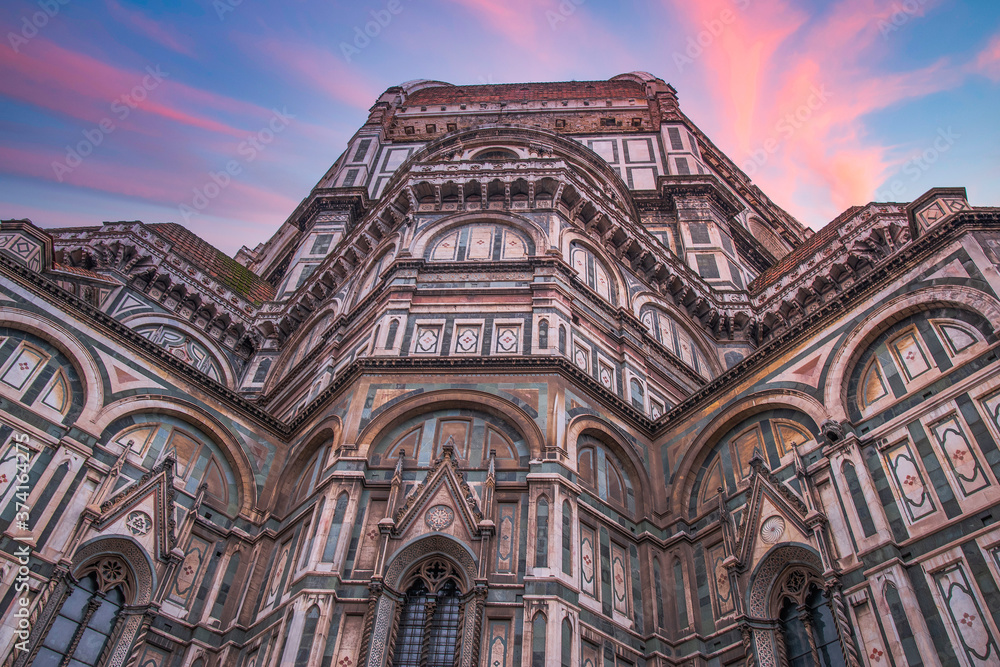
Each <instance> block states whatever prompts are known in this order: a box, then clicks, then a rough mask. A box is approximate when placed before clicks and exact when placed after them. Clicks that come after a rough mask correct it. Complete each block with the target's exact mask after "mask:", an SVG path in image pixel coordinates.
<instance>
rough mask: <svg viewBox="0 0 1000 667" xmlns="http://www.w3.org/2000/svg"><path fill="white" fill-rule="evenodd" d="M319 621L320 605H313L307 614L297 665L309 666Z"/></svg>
mask: <svg viewBox="0 0 1000 667" xmlns="http://www.w3.org/2000/svg"><path fill="white" fill-rule="evenodd" d="M318 623H319V607H317V606H316V605H313V606H312V607H310V608H309V613H307V614H306V624H305V626H303V628H302V641H300V642H299V652H298V653H297V654H296V655H295V667H308V666H309V655H310V654H311V653H312V648H313V641H314V640H315V639H316V625H317V624H318Z"/></svg>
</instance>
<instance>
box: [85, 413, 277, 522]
mask: <svg viewBox="0 0 1000 667" xmlns="http://www.w3.org/2000/svg"><path fill="white" fill-rule="evenodd" d="M139 414H153V415H156V414H162V415H167V416H170V417H174V418H175V419H178V420H180V421H182V422H186V423H187V424H190V425H191V426H193V427H194V428H196V429H198V430H200V431H202V432H204V433H205V434H206V435H208V436H209V437H210V438H211V439H212V441H213V443H214V444H215V446H216V447H218V448H219V450H220V451H221V453H222V454H223V456H224V457H225V459H226V463H227V464H228V466H229V468H230V469H231V470H232V471H233V474H234V476H235V480H234V481H235V485H236V491H237V495H238V498H237V499H236V507H237V512H239V513H244V514H248V515H252V514H253V512H254V511H255V508H256V507H257V481H256V478H255V477H254V465H253V464H252V463H251V461H250V457H249V455H248V454H247V451H246V447H245V446H244V445H243V443H242V442H241V440H240V439H239V437H238V436H236V435H235V434H234V433H233V432H232V431H231V430H230V429H229V428H228V427H226V426H225V425H224V424H222V422H220V421H219V420H218V419H216V418H215V416H213V415H212V414H210V413H208V412H206V411H204V410H203V409H201V407H200V406H198V405H196V404H194V403H192V402H190V401H185V400H182V399H178V398H173V397H170V398H167V397H164V396H157V397H149V398H146V397H141V398H136V397H128V398H123V399H121V400H118V401H115V402H114V403H110V404H108V405H106V406H105V407H104V408H103V409H102V410H101V411H100V413H99V414H98V416H97V419H96V420H95V421H94V426H95V427H96V429H97V430H98V433H99V434H100V435H99V440H100V441H101V442H104V443H107V442H109V441H110V439H111V438H112V437H113V436H115V435H116V434H117V429H116V424H118V423H119V422H118V420H120V419H122V418H124V417H129V416H132V415H139Z"/></svg>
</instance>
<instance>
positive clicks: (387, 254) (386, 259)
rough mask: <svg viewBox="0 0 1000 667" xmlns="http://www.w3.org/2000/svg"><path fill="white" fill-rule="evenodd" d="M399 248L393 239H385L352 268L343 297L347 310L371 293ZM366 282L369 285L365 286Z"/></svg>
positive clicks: (352, 308) (353, 307) (393, 259)
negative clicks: (345, 294)
mask: <svg viewBox="0 0 1000 667" xmlns="http://www.w3.org/2000/svg"><path fill="white" fill-rule="evenodd" d="M399 250H400V246H399V245H398V244H397V243H396V242H395V240H394V239H386V240H384V241H382V242H381V243H379V244H378V245H377V246H376V247H374V248H372V249H371V251H370V252H369V253H368V257H367V258H366V259H365V261H364V262H363V263H362V264H361V266H357V267H355V268H354V270H353V274H354V278H353V279H352V280H351V282H350V283H349V287H348V292H347V297H346V298H345V299H344V303H345V304H348V308H347V309H348V310H354V309H355V308H356V307H357V306H358V304H359V303H361V302H362V301H363V300H364V299H365V297H367V296H368V295H369V294H371V293H372V291H373V290H374V289H375V284H376V283H377V282H378V281H379V279H380V277H381V275H382V273H383V272H384V271H385V270H386V268H387V267H388V266H389V264H391V263H392V262H393V261H395V259H396V258H397V257H398V256H399ZM373 272H374V275H372V273H373ZM366 284H367V285H369V287H367V288H366ZM362 290H364V291H362Z"/></svg>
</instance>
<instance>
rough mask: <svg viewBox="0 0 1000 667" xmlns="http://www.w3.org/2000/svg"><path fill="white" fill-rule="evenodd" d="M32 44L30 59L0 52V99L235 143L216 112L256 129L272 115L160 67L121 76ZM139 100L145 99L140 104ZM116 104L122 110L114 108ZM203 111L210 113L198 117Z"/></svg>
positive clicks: (84, 58)
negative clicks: (141, 120) (242, 118)
mask: <svg viewBox="0 0 1000 667" xmlns="http://www.w3.org/2000/svg"><path fill="white" fill-rule="evenodd" d="M36 41H38V42H39V44H37V46H38V47H39V48H37V49H32V50H31V52H30V53H28V52H23V53H20V54H17V53H14V52H13V51H12V50H9V49H3V50H0V94H3V95H6V96H8V97H10V98H13V99H15V100H18V101H21V102H26V103H28V104H32V105H35V106H38V107H42V108H45V109H50V110H53V111H56V112H58V113H61V114H64V115H67V116H70V117H73V118H77V119H80V120H84V121H87V122H89V123H95V124H96V123H99V122H100V121H101V120H102V119H103V118H108V117H111V118H112V120H115V116H116V111H115V109H116V108H118V109H124V108H125V106H128V107H130V108H129V114H128V115H129V116H132V115H133V114H132V113H131V112H132V111H133V110H136V111H141V112H142V113H143V114H153V115H155V116H160V117H162V118H165V119H168V120H170V121H173V122H176V123H179V124H181V125H188V126H191V127H197V128H199V129H203V130H207V131H209V132H216V133H220V134H225V135H229V136H234V137H235V136H240V135H241V134H243V131H242V130H240V129H237V128H235V127H233V126H231V125H229V124H227V123H226V122H224V121H222V120H218V119H217V117H216V116H217V115H218V114H217V113H215V112H241V113H243V114H246V115H251V116H254V117H256V118H257V119H258V120H255V121H254V124H256V123H258V122H260V120H259V119H263V118H267V117H268V116H269V115H270V113H271V112H270V111H269V110H267V109H263V108H261V107H257V106H255V105H252V104H248V103H245V102H240V101H238V100H232V99H231V98H226V97H224V96H221V95H218V94H215V93H211V92H208V91H203V90H198V89H195V88H192V87H190V86H187V85H186V84H183V83H181V82H179V81H174V80H172V79H171V78H170V72H169V70H163V69H162V68H159V67H158V66H150V67H149V68H147V69H146V70H139V71H132V70H125V69H121V68H118V67H116V66H114V65H111V64H108V63H105V62H102V61H100V60H97V59H96V58H93V57H91V56H88V55H86V54H84V53H80V52H76V51H70V50H68V49H65V48H63V47H61V46H58V45H56V44H54V43H52V42H46V41H44V40H42V39H41V38H36ZM154 73H155V74H154ZM144 86H145V88H144ZM134 93H138V96H137V97H136V101H135V103H134V104H129V103H128V100H127V99H126V96H129V97H128V99H132V98H131V96H132V95H133V94H134ZM139 97H144V98H145V99H142V100H141V101H138V98H139ZM116 103H117V105H125V106H118V107H115V106H113V105H115V104H116ZM204 108H208V109H209V110H210V111H211V112H213V113H210V114H205V113H201V110H202V109H204ZM122 113H123V112H122ZM118 117H119V118H120V116H118Z"/></svg>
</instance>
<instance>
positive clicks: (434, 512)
mask: <svg viewBox="0 0 1000 667" xmlns="http://www.w3.org/2000/svg"><path fill="white" fill-rule="evenodd" d="M454 520H455V512H453V511H452V509H451V508H450V507H448V506H447V505H435V506H434V507H432V508H430V509H429V510H427V513H426V514H424V523H426V524H427V527H428V528H430V529H431V530H444V529H445V528H447V527H448V526H450V525H451V522H452V521H454Z"/></svg>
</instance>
